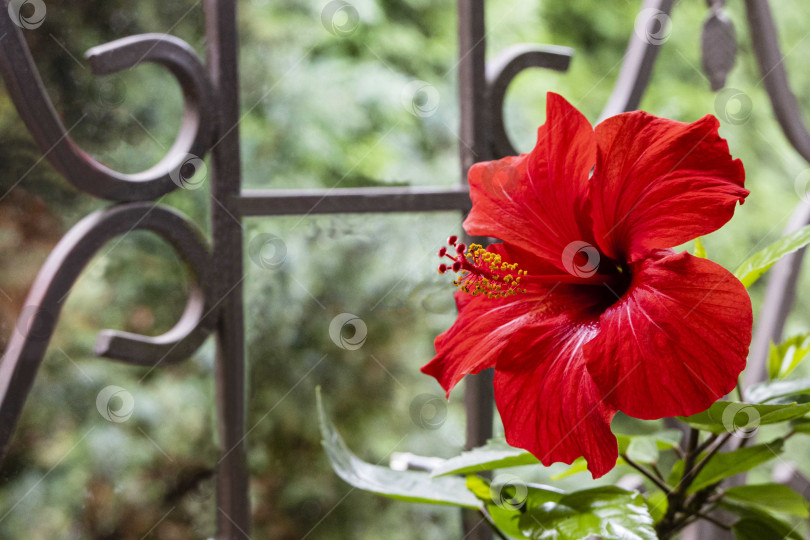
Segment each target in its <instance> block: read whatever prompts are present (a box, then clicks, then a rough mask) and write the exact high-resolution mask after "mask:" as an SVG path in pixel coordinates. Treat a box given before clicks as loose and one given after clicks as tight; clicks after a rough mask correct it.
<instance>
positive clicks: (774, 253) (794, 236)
mask: <svg viewBox="0 0 810 540" xmlns="http://www.w3.org/2000/svg"><path fill="white" fill-rule="evenodd" d="M807 244H810V225H808V226H805V227H802V228H801V229H799V230H798V231H796V232H793V233H791V234H789V235H787V236H784V237H782V238H780V239H779V240H777V241H776V242H774V243H773V244H771V245H770V246H768V247H766V248H765V249H763V250H762V251H758V252H757V253H754V254H753V255H752V256H750V257H749V258H748V259H746V260H745V261H744V262H743V263H742V264H741V265H740V266H739V268H737V269H736V270H735V271H734V275H735V276H736V277H737V279H739V280H740V281H742V284H743V285H745V288H746V289H747V288H748V287H750V286H751V285H753V284H754V283H755V282H756V281H757V280H758V279H759V278H760V277H761V276H762V274H764V273H765V272H767V271H768V269H769V268H770V267H771V266H773V265H774V264H775V263H776V262H777V261H778V260H779V259H781V258H782V257H784V256H785V255H789V254H791V253H793V252H795V251H798V250H800V249H801V248H803V247H805V246H806V245H807Z"/></svg>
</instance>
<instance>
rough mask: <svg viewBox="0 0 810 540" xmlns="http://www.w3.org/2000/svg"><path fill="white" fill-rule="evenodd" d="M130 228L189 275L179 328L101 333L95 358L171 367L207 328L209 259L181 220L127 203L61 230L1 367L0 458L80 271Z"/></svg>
mask: <svg viewBox="0 0 810 540" xmlns="http://www.w3.org/2000/svg"><path fill="white" fill-rule="evenodd" d="M133 230H147V231H151V232H154V233H156V234H157V235H159V236H160V237H161V238H163V239H164V240H166V241H167V242H168V243H169V244H171V245H172V247H174V249H175V250H177V252H178V254H179V255H180V257H181V258H182V259H183V260H184V262H185V263H186V265H187V266H188V268H189V270H190V274H191V275H192V278H193V279H192V280H191V284H190V293H189V298H188V302H187V304H186V309H185V312H184V314H183V316H182V317H181V318H180V320H179V321H178V323H177V324H176V325H175V326H174V328H172V329H171V330H170V331H168V332H167V333H165V334H163V335H162V336H158V337H145V336H140V335H137V334H130V333H126V332H116V331H110V330H105V331H103V332H101V334H100V335H99V338H98V341H97V344H96V352H97V353H98V354H100V355H102V356H105V357H107V358H111V359H114V360H120V361H123V362H127V363H129V364H134V365H140V366H157V365H159V364H163V363H165V364H171V363H176V362H179V361H181V360H183V359H185V358H187V357H188V355H190V354H191V353H192V352H193V351H195V350H196V349H197V348H198V347H199V346H200V345H201V344H202V342H203V341H204V340H205V338H206V337H207V336H208V334H209V333H211V331H212V330H213V329H214V327H215V324H216V316H217V314H216V313H215V310H214V309H213V308H214V305H213V304H212V302H211V301H210V299H211V292H210V291H211V290H210V287H211V283H212V280H211V276H210V272H211V257H210V255H209V252H208V248H207V245H206V241H205V238H204V237H203V235H202V234H201V233H200V231H199V230H198V229H197V228H196V227H195V226H194V225H193V224H192V223H191V222H190V221H189V220H188V219H186V218H185V217H184V216H183V215H181V214H179V213H177V212H175V211H173V210H170V209H168V208H164V207H161V206H155V205H154V204H152V203H144V202H137V203H128V204H123V205H117V206H112V207H110V208H107V209H104V210H100V211H97V212H94V213H93V214H90V215H89V216H87V217H86V218H84V219H82V220H81V221H80V222H79V223H77V224H76V225H75V226H73V228H71V229H70V231H68V233H67V234H66V235H65V237H64V238H62V240H61V241H60V242H59V243H58V244H57V246H56V248H54V250H53V251H52V252H51V254H50V256H49V257H48V259H47V260H46V261H45V264H44V265H43V266H42V269H41V270H40V272H39V274H38V275H37V278H36V280H35V281H34V284H33V286H32V287H31V292H30V293H29V295H28V298H27V300H26V306H28V307H26V308H25V309H24V311H23V313H22V314H21V315H20V318H19V320H18V323H17V327H16V329H15V332H14V334H13V336H12V338H11V341H10V342H9V344H8V348H7V349H6V352H5V355H4V356H3V360H2V363H0V456H2V454H3V453H4V451H5V448H6V446H7V445H8V442H9V440H10V438H11V435H12V433H13V430H14V426H15V425H16V423H17V419H18V418H19V415H20V411H21V410H22V407H23V404H24V403H25V399H26V397H27V395H28V393H29V392H30V390H31V387H32V385H33V383H34V378H35V376H36V373H37V370H38V369H39V365H40V363H41V362H42V358H43V357H44V355H45V351H46V349H47V347H48V342H49V341H50V338H51V335H52V334H53V331H54V328H55V327H56V321H57V319H58V317H59V313H60V311H61V309H62V301H63V299H64V298H65V297H66V296H67V294H68V292H69V291H70V289H71V287H72V286H73V284H74V283H75V282H76V279H77V278H78V277H79V275H80V273H81V271H82V269H83V268H84V267H85V265H87V263H88V262H89V261H90V259H91V258H92V257H93V256H94V255H95V254H96V253H98V251H99V249H100V248H101V247H102V246H103V245H104V244H105V243H106V242H108V241H109V240H111V239H112V238H114V237H116V236H120V235H124V234H127V233H129V232H130V231H133Z"/></svg>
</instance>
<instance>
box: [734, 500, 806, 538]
mask: <svg viewBox="0 0 810 540" xmlns="http://www.w3.org/2000/svg"><path fill="white" fill-rule="evenodd" d="M720 507H721V508H723V509H724V510H728V511H729V512H732V513H734V514H737V515H738V516H740V517H741V518H742V519H741V520H740V521H738V522H737V523H735V524H734V526H733V527H732V531H733V532H734V537H735V538H737V539H738V540H785V539H787V538H790V539H792V540H803V539H802V535H801V534H800V533H799V532H797V531H796V527H794V526H793V525H791V524H790V523H787V522H785V521H782V520H781V519H779V518H777V517H775V516H773V515H772V514H770V513H768V512H766V511H764V510H761V509H760V508H757V507H755V506H750V505H747V504H745V503H738V502H735V501H730V500H725V499H724V500H722V501H720Z"/></svg>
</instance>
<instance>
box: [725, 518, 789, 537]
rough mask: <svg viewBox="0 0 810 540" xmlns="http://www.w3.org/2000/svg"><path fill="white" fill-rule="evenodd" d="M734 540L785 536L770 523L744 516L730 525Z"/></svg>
mask: <svg viewBox="0 0 810 540" xmlns="http://www.w3.org/2000/svg"><path fill="white" fill-rule="evenodd" d="M731 532H732V533H733V534H734V538H735V539H736V540H783V539H784V538H785V537H784V536H783V535H782V533H781V532H779V530H777V529H775V528H773V527H772V526H771V524H770V523H766V522H764V521H760V520H758V519H749V518H744V519H741V520H739V521H737V522H736V523H735V524H734V525H732V526H731Z"/></svg>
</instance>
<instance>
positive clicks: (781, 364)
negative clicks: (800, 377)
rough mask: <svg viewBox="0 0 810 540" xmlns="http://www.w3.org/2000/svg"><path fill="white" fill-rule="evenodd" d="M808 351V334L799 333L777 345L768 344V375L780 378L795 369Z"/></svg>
mask: <svg viewBox="0 0 810 540" xmlns="http://www.w3.org/2000/svg"><path fill="white" fill-rule="evenodd" d="M808 352H810V334H800V335H798V336H793V337H791V338H790V339H788V340H785V341H783V342H782V343H780V344H779V345H774V344H773V342H772V343H771V344H770V349H769V352H768V377H770V378H771V379H781V378H783V377H785V376H786V375H788V374H789V373H790V372H791V371H793V370H794V369H796V366H798V365H799V363H800V362H801V361H802V360H804V357H805V356H807V353H808Z"/></svg>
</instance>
